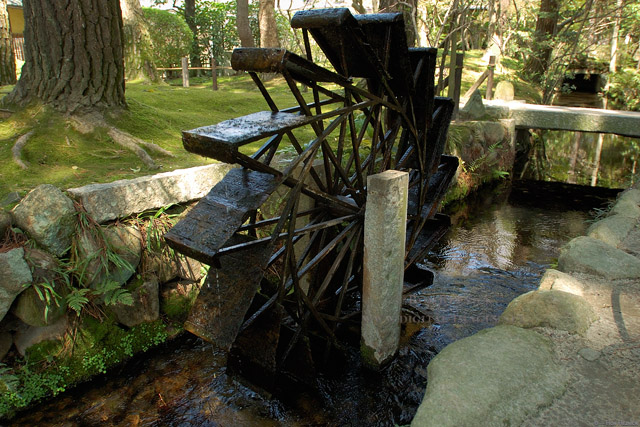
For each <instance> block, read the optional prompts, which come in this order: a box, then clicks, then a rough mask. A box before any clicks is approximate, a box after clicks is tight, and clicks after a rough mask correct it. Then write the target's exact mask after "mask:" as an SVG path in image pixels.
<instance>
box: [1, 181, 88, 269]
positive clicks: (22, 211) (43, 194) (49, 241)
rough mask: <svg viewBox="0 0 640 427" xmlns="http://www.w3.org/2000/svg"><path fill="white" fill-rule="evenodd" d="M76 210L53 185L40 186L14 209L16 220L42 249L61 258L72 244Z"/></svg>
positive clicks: (68, 199) (70, 201)
mask: <svg viewBox="0 0 640 427" xmlns="http://www.w3.org/2000/svg"><path fill="white" fill-rule="evenodd" d="M75 216H76V210H75V208H74V206H73V201H72V200H71V199H70V198H68V197H67V196H65V195H64V193H62V191H60V190H59V189H58V188H56V187H54V186H53V185H49V184H43V185H39V186H37V187H36V188H34V189H33V190H31V192H30V193H29V194H27V196H26V197H25V198H24V199H22V201H21V202H20V204H18V205H17V206H16V207H15V208H13V219H14V223H15V225H17V226H18V227H19V228H20V229H22V230H23V231H26V232H27V234H28V235H29V236H30V237H31V238H32V239H33V240H35V241H36V242H37V243H38V245H40V246H41V247H42V248H44V249H45V250H47V251H48V252H51V253H52V254H54V255H55V256H58V257H61V256H62V255H64V254H65V253H66V252H67V250H68V249H69V247H70V246H71V236H72V235H73V233H74V232H75V222H76V218H75Z"/></svg>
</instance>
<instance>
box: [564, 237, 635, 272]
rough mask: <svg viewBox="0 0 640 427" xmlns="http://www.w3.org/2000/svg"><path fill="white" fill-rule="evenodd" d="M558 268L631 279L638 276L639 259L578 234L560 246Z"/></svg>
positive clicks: (566, 270) (565, 270)
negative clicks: (562, 246)
mask: <svg viewBox="0 0 640 427" xmlns="http://www.w3.org/2000/svg"><path fill="white" fill-rule="evenodd" d="M558 270H560V271H564V272H566V273H571V272H583V273H586V274H594V275H598V276H602V277H604V278H607V279H633V278H638V277H640V260H638V258H636V257H634V256H633V255H629V254H628V253H626V252H624V251H622V250H620V249H616V248H614V247H613V246H610V245H607V244H606V243H604V242H602V241H600V240H597V239H594V238H593V237H587V236H580V237H576V238H575V239H573V240H571V241H570V242H569V243H568V244H567V245H566V246H565V247H564V248H562V251H561V252H560V257H559V258H558Z"/></svg>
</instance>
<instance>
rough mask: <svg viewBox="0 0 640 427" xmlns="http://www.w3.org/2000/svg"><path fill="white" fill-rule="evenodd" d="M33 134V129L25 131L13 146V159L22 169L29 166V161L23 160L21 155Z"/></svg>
mask: <svg viewBox="0 0 640 427" xmlns="http://www.w3.org/2000/svg"><path fill="white" fill-rule="evenodd" d="M31 135H33V131H29V132H27V133H25V134H24V135H22V136H21V137H20V138H18V140H17V141H16V143H15V144H14V145H13V147H12V148H11V154H12V155H13V161H14V162H16V163H17V164H18V166H20V167H21V168H22V169H27V168H29V163H27V162H23V161H22V159H21V155H22V149H23V148H24V146H25V145H27V141H29V138H31Z"/></svg>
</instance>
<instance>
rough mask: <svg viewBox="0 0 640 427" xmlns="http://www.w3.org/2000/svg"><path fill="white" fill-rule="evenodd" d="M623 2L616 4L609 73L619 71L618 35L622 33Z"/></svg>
mask: <svg viewBox="0 0 640 427" xmlns="http://www.w3.org/2000/svg"><path fill="white" fill-rule="evenodd" d="M623 6H624V4H623V0H617V2H616V19H615V21H614V22H613V34H612V35H611V62H610V63H609V72H610V73H615V72H616V71H617V63H618V34H619V33H620V20H621V19H622V7H623Z"/></svg>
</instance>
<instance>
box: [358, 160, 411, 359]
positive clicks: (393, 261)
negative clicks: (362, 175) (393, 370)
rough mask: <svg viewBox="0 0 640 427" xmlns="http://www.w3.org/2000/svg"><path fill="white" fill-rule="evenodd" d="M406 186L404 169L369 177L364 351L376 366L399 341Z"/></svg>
mask: <svg viewBox="0 0 640 427" xmlns="http://www.w3.org/2000/svg"><path fill="white" fill-rule="evenodd" d="M408 186H409V175H408V174H407V173H406V172H400V171H395V170H388V171H385V172H383V173H380V174H377V175H372V176H369V177H367V208H366V212H365V220H364V282H363V289H362V332H361V334H362V335H361V342H360V349H361V354H362V358H363V361H364V362H365V364H366V365H368V366H370V367H373V368H378V367H380V366H381V365H383V364H384V363H385V362H387V361H389V359H391V358H392V357H393V356H394V355H395V353H396V351H397V350H398V344H399V342H400V315H401V308H402V286H403V279H404V252H405V239H406V228H407V200H408Z"/></svg>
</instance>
